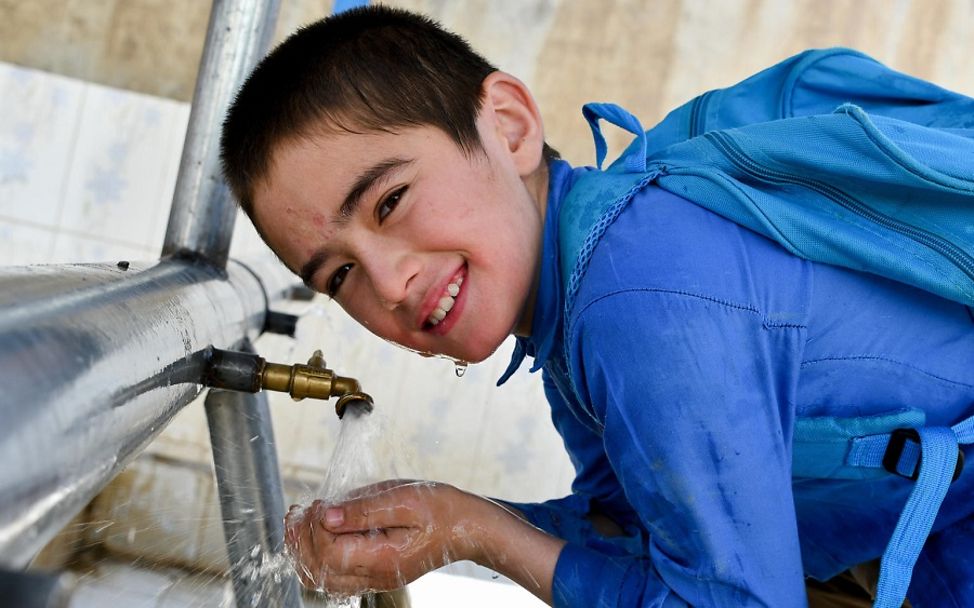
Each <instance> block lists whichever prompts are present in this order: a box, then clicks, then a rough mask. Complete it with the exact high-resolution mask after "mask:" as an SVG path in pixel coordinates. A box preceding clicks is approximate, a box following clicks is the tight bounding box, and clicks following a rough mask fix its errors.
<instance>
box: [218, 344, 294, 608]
mask: <svg viewBox="0 0 974 608" xmlns="http://www.w3.org/2000/svg"><path fill="white" fill-rule="evenodd" d="M246 346H247V347H249V344H247V345H246ZM244 350H248V351H249V350H251V349H249V348H245V349H244ZM205 407H206V419H207V421H208V422H209V425H210V441H211V443H212V444H213V465H214V468H215V470H216V480H217V488H218V490H219V495H220V511H221V513H222V516H223V534H224V537H225V538H226V541H227V554H228V555H229V557H230V575H231V580H232V582H233V592H234V595H235V597H236V600H237V606H238V608H244V607H246V608H253V607H255V606H274V607H278V606H280V607H284V608H300V607H301V605H302V603H301V593H300V588H299V586H298V580H297V577H296V576H295V575H294V573H293V571H292V570H291V569H290V567H289V566H287V565H286V563H285V562H284V558H283V556H282V553H283V550H284V512H285V510H284V493H283V489H282V485H281V476H280V472H279V470H278V465H277V452H276V450H275V447H274V429H273V427H272V426H271V418H270V410H269V409H268V407H267V397H266V395H265V394H264V393H257V394H251V393H240V392H235V391H221V390H215V389H211V390H210V392H209V394H208V395H207V397H206V404H205Z"/></svg>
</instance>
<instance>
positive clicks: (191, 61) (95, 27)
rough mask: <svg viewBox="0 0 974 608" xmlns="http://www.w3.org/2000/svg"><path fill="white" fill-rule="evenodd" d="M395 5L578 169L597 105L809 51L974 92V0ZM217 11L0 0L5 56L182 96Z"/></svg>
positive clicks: (662, 96) (711, 81) (287, 26)
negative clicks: (434, 23)
mask: <svg viewBox="0 0 974 608" xmlns="http://www.w3.org/2000/svg"><path fill="white" fill-rule="evenodd" d="M390 3H391V4H394V5H397V6H401V7H404V8H410V9H415V10H420V11H424V12H427V13H428V14H430V15H432V16H433V17H435V18H437V19H439V20H441V21H442V22H443V23H444V24H446V25H447V26H448V27H450V28H453V29H455V30H456V31H458V32H460V33H461V34H463V35H464V36H466V37H467V38H468V39H469V40H470V41H471V42H472V43H473V44H474V46H475V47H477V48H478V49H480V50H481V51H482V52H483V53H485V54H486V55H487V56H488V57H489V58H490V59H492V60H493V61H494V62H495V63H497V64H498V65H499V66H500V67H501V68H502V69H505V70H507V71H510V72H512V73H514V74H515V75H518V76H519V77H521V78H522V79H524V80H525V81H526V82H527V83H528V84H529V85H530V86H531V87H532V89H533V90H534V92H535V94H536V96H537V98H538V101H539V103H540V105H541V107H542V111H543V115H544V118H545V122H546V126H547V129H548V132H549V140H550V141H551V142H552V143H553V144H554V145H555V146H556V147H557V148H559V149H560V150H561V151H562V152H563V153H564V154H565V156H566V158H568V159H569V160H572V161H573V162H576V163H589V162H591V156H592V155H591V144H590V141H589V136H588V134H587V130H586V127H585V125H584V124H583V122H582V120H581V118H580V114H579V110H578V109H579V107H580V106H581V104H583V103H584V102H586V101H593V100H599V101H613V102H616V103H620V104H622V105H624V106H625V107H627V108H629V109H630V110H632V111H633V112H635V113H637V114H638V115H639V116H640V117H641V118H642V120H643V122H644V124H646V125H649V124H652V123H653V122H655V121H656V120H658V119H660V118H661V117H662V116H663V115H664V114H665V113H666V111H667V110H668V109H670V108H672V107H674V106H676V105H678V104H680V103H682V102H683V101H686V100H687V99H689V98H690V97H692V96H694V95H696V94H698V93H700V92H703V91H704V90H707V89H710V88H714V87H718V86H723V85H727V84H730V83H733V82H736V81H737V80H740V79H741V78H743V77H745V76H747V75H748V74H750V73H752V72H754V71H756V70H758V69H760V68H762V67H765V66H767V65H769V64H771V63H773V62H776V61H778V60H780V59H782V58H784V57H786V56H788V55H791V54H793V53H796V52H798V51H801V50H803V49H806V48H810V47H825V46H833V45H843V46H851V47H855V48H858V49H860V50H862V51H865V52H867V53H869V54H871V55H873V56H875V57H877V58H878V59H880V60H882V61H884V62H886V63H889V64H890V65H892V66H894V67H896V68H898V69H901V70H904V71H906V72H909V73H912V74H915V75H918V76H922V77H924V78H928V79H932V80H934V81H936V82H938V83H940V84H943V85H944V86H947V87H948V88H953V89H956V90H959V91H962V92H966V93H968V94H974V68H972V67H971V64H970V57H974V36H972V35H971V32H972V31H974V2H972V1H971V0H793V1H788V0H599V1H592V0H462V1H458V0H452V1H451V0H392V1H391V2H390ZM330 8H331V2H330V0H317V1H311V0H282V12H281V18H280V19H279V22H278V34H277V39H278V40H280V39H281V38H282V37H283V36H284V35H286V33H287V32H289V31H291V30H292V29H293V28H295V27H297V26H298V25H300V24H301V23H304V22H307V21H309V20H313V19H315V18H317V17H319V16H321V15H323V14H325V13H326V12H327V11H329V10H330ZM208 12H209V3H207V2H204V1H202V0H98V1H92V0H32V1H31V2H23V1H22V0H0V15H2V16H3V19H0V61H7V62H10V63H15V64H19V65H24V66H28V67H35V68H39V69H43V70H47V71H52V72H56V73H60V74H64V75H67V76H73V77H76V78H81V79H84V80H88V81H92V82H98V83H102V84H108V85H111V86H115V87H120V88H127V89H132V90H135V91H140V92H144V93H149V94H153V95H160V96H165V97H171V98H174V99H178V100H184V101H185V100H188V99H189V98H190V96H191V94H192V90H193V83H194V79H195V72H196V65H197V61H198V58H199V54H200V51H201V49H202V42H203V36H204V33H205V28H206V19H207V17H208ZM618 137H621V135H617V139H616V141H615V143H616V145H618V144H619V143H620V141H619V140H618ZM610 141H612V140H611V139H610Z"/></svg>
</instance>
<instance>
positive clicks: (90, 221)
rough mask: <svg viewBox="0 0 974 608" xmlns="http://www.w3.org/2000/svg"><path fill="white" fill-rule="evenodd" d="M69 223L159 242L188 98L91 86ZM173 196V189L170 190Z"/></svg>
mask: <svg viewBox="0 0 974 608" xmlns="http://www.w3.org/2000/svg"><path fill="white" fill-rule="evenodd" d="M86 87H87V93H86V101H85V107H84V112H83V113H82V118H81V129H80V130H79V133H78V142H77V145H76V146H75V151H74V156H73V157H72V162H71V167H70V171H69V173H68V182H67V187H66V191H65V199H64V210H63V212H62V214H61V224H60V225H61V227H63V228H65V229H67V230H71V231H72V232H80V233H84V234H87V235H89V236H93V237H102V238H110V239H112V240H114V241H115V242H124V243H127V244H130V245H132V246H135V247H149V246H150V245H154V244H155V243H154V240H155V239H154V235H155V234H156V232H157V229H158V225H157V222H158V218H159V216H160V207H161V206H163V205H165V206H166V208H168V200H166V201H165V202H163V201H164V200H165V199H166V194H167V192H166V190H167V188H168V187H169V186H168V184H167V183H166V182H167V179H168V177H169V173H168V168H169V167H170V165H171V154H172V153H173V149H172V146H171V142H172V141H173V138H174V137H178V134H177V133H175V131H177V130H178V128H177V127H176V122H177V121H178V117H179V107H180V104H179V103H177V102H174V101H170V100H166V99H158V98H154V97H149V96H147V95H139V94H136V93H131V92H127V91H119V90H116V89H110V88H107V87H103V86H99V85H94V84H88V85H86ZM169 194H171V191H170V192H169Z"/></svg>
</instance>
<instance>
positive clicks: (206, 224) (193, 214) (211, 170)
mask: <svg viewBox="0 0 974 608" xmlns="http://www.w3.org/2000/svg"><path fill="white" fill-rule="evenodd" d="M278 8H279V0H214V2H213V8H212V10H211V12H210V22H209V26H208V29H207V32H206V45H205V46H204V48H203V56H202V58H201V60H200V70H199V75H198V76H197V79H196V90H195V92H194V93H193V106H192V109H191V110H190V115H189V126H188V128H187V131H186V142H185V144H184V145H183V156H182V160H181V161H180V165H179V176H178V177H177V179H176V190H175V192H174V194H173V202H172V209H171V210H170V214H169V226H168V228H167V230H166V238H165V242H164V244H163V247H162V255H163V257H166V256H172V255H180V254H183V253H184V252H191V253H193V254H195V255H198V256H201V257H203V258H204V259H206V260H208V261H210V262H211V263H212V264H215V265H216V266H219V267H222V266H223V265H224V264H225V263H226V260H227V253H228V251H229V250H230V238H231V236H232V234H233V224H234V219H235V217H236V208H235V206H234V204H233V202H232V201H231V198H230V193H229V190H228V189H227V186H226V184H225V183H224V181H223V177H222V174H221V168H220V128H221V125H222V124H223V118H224V116H225V115H226V111H227V108H228V107H229V106H230V102H231V101H232V100H233V96H234V94H235V93H236V91H237V88H238V87H239V86H240V85H241V84H242V83H243V81H244V79H245V78H246V77H247V75H248V74H249V73H250V70H251V69H252V68H253V67H254V65H256V63H257V61H258V59H260V57H261V56H262V55H263V54H264V52H265V51H266V49H267V47H268V45H269V43H270V41H271V37H272V36H273V33H274V24H275V22H276V20H277V13H278Z"/></svg>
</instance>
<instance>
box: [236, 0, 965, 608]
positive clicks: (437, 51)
mask: <svg viewBox="0 0 974 608" xmlns="http://www.w3.org/2000/svg"><path fill="white" fill-rule="evenodd" d="M862 63H863V65H873V64H872V63H868V62H866V60H862ZM769 73H770V74H773V72H769ZM763 74H764V73H763ZM903 78H904V79H906V77H903ZM906 88H908V87H906ZM861 96H862V97H864V98H865V97H868V95H866V94H863V95H861ZM950 99H954V98H950ZM842 101H844V100H841V99H840V100H838V101H837V102H836V103H835V104H834V105H833V106H832V107H835V106H837V105H839V104H840V103H842ZM958 103H961V104H963V103H964V100H962V99H961V100H959V101H958ZM919 105H921V104H920V103H919V102H918V101H916V100H909V101H907V102H905V103H904V104H902V107H899V106H897V107H890V108H887V109H888V110H889V113H890V114H891V115H894V116H895V115H897V113H899V112H912V111H913V109H914V108H915V107H917V106H919ZM964 107H965V108H966V107H967V106H964ZM588 111H589V113H590V119H591V120H592V122H593V125H594V124H595V121H596V119H597V118H600V117H601V118H608V119H610V120H612V121H614V122H616V123H617V124H621V125H623V126H627V128H631V129H632V130H633V131H634V132H635V133H641V128H638V124H637V123H634V119H631V117H628V116H627V115H625V114H624V113H621V111H618V110H616V109H612V108H608V107H594V109H593V108H590V109H589V110H588ZM828 111H831V108H830V109H829V110H826V112H828ZM694 115H695V116H697V117H698V118H697V119H695V121H696V122H695V123H694V122H691V124H696V125H697V127H694V128H692V129H691V133H689V135H690V136H692V135H696V134H697V133H694V132H693V131H694V130H695V129H699V132H703V131H704V130H705V129H703V128H702V127H701V126H700V121H701V120H703V121H704V122H705V118H706V116H707V115H706V112H702V113H700V112H696V113H694ZM700 116H703V117H704V118H703V119H701V118H700ZM667 125H669V126H667ZM672 126H673V122H672V121H670V122H668V123H664V124H663V125H661V127H659V128H657V129H655V130H654V131H653V133H655V134H656V135H655V137H660V138H662V139H663V140H665V139H667V137H669V136H668V135H667V133H668V131H667V130H666V129H667V128H669V127H672ZM927 126H937V125H935V124H933V123H932V122H929V121H928V122H927ZM968 126H970V125H968ZM684 138H685V136H684ZM698 139H700V138H698ZM636 143H637V144H639V145H642V146H643V147H645V148H649V149H655V147H656V146H655V144H657V143H660V142H659V140H653V139H652V138H650V139H649V141H648V142H647V141H646V138H645V137H644V136H641V135H640V136H639V137H637V142H636ZM804 143H805V142H803V145H804ZM222 145H223V157H224V163H225V168H226V175H227V178H228V181H229V183H230V185H231V188H232V189H233V191H234V193H235V195H236V196H237V198H238V200H239V201H240V202H241V205H242V206H243V208H244V210H245V211H246V212H247V213H248V215H249V216H250V217H251V219H252V220H253V222H254V225H255V226H256V227H257V230H258V231H259V232H260V233H261V235H262V236H263V238H264V239H265V240H266V241H267V243H268V244H269V245H270V246H271V248H272V249H274V251H275V252H276V253H277V254H278V255H279V256H280V258H281V259H282V260H283V261H284V263H285V264H287V265H288V267H290V268H291V269H292V270H294V271H295V272H296V273H297V274H299V275H300V276H301V277H302V278H303V279H304V280H305V282H306V283H308V284H309V285H310V286H312V287H313V288H315V289H317V290H319V291H322V292H325V293H328V294H330V295H331V296H332V297H334V298H335V299H337V300H338V302H339V303H340V304H341V305H342V306H343V308H344V309H345V310H346V311H348V313H349V314H350V315H352V317H353V318H355V319H356V320H357V321H358V322H360V323H361V324H362V325H364V326H365V327H367V328H368V329H369V330H370V331H372V332H374V333H375V334H377V335H379V336H382V337H384V338H386V339H389V340H392V341H395V342H397V343H399V344H402V345H404V346H406V347H408V348H411V349H414V350H416V351H419V352H424V353H438V354H443V355H447V356H449V357H453V358H455V359H459V360H463V361H470V362H478V361H481V360H483V359H484V358H486V357H487V356H488V355H489V354H490V353H492V352H493V351H494V350H495V349H496V348H497V347H498V346H499V345H500V344H501V342H502V341H503V340H504V339H505V338H506V337H507V336H508V335H510V334H511V333H513V334H515V335H516V336H518V348H517V350H516V352H515V356H514V360H513V361H512V365H511V368H510V370H509V372H508V374H507V375H509V374H510V373H513V371H514V370H515V369H517V367H518V366H519V365H520V363H521V362H522V360H523V359H524V358H525V356H530V357H532V358H533V359H534V365H533V369H543V372H544V373H543V379H544V384H545V391H546V395H547V397H548V399H549V402H550V404H551V407H552V419H553V421H554V424H555V426H556V428H557V430H558V431H559V433H560V434H561V435H562V436H563V438H564V440H565V445H566V448H567V449H568V451H569V453H570V455H571V457H572V460H573V462H574V464H575V466H576V471H577V478H576V480H575V482H574V484H573V495H572V496H570V497H567V498H565V499H561V500H557V501H550V502H548V503H545V504H542V505H500V504H498V503H496V502H493V501H490V500H487V499H484V498H482V497H478V496H474V495H472V494H468V493H465V492H462V491H461V490H459V489H456V488H452V487H449V486H445V485H440V484H429V483H402V482H389V483H386V484H380V485H379V486H376V487H373V488H369V489H368V491H366V492H364V493H363V494H362V496H360V497H358V498H355V499H353V500H351V501H349V502H347V503H345V504H343V505H337V506H330V507H328V508H325V506H323V505H321V504H315V505H313V506H312V507H311V508H309V510H308V511H307V513H306V514H305V515H304V516H303V517H295V518H293V519H291V520H290V522H289V529H288V541H289V545H290V547H291V549H292V552H293V553H294V554H295V556H296V557H297V558H298V561H299V563H300V567H299V570H300V571H301V576H302V580H303V581H304V583H305V584H308V585H314V586H317V587H323V588H326V589H329V590H332V591H337V592H345V593H357V592H360V591H363V590H369V589H374V590H380V589H391V588H396V587H399V586H401V585H403V584H405V583H406V582H409V581H411V580H413V579H415V578H417V577H418V576H420V575H422V574H423V573H425V572H427V571H429V570H431V569H434V568H437V567H439V566H441V565H443V564H444V563H446V562H448V561H453V560H460V559H470V560H473V561H476V562H478V563H481V564H484V565H487V566H489V567H491V568H494V569H496V570H498V571H499V572H502V573H503V574H505V575H507V576H509V577H510V578H512V579H514V580H515V581H517V582H518V583H519V584H521V585H523V586H524V587H525V588H527V589H528V590H530V591H531V592H533V593H534V594H536V595H537V596H538V597H540V598H541V599H543V600H544V601H546V602H548V603H551V604H552V605H556V606H578V607H590V606H685V605H692V606H737V605H740V606H751V605H761V606H775V607H778V606H801V605H804V604H805V603H806V589H805V583H804V579H805V576H806V575H808V576H811V577H814V578H816V579H818V580H826V579H829V578H831V577H833V576H835V575H837V574H839V573H841V572H843V571H845V570H847V569H849V568H852V567H854V566H856V565H857V564H863V563H865V562H869V561H871V560H874V559H875V558H877V557H878V556H880V555H881V554H883V552H884V547H886V545H887V541H889V539H890V537H891V534H893V530H894V527H896V525H897V520H898V518H899V517H900V513H901V511H903V508H904V503H905V502H906V501H907V496H908V494H909V493H910V492H911V489H912V488H913V487H914V484H913V482H912V481H910V480H909V479H905V478H904V477H903V476H900V475H893V474H883V475H861V476H859V478H856V476H853V477H852V478H844V479H833V478H817V477H816V476H807V477H798V478H796V479H794V480H793V470H792V464H793V463H792V456H793V447H794V445H795V444H796V443H797V437H796V432H795V431H796V428H797V427H796V424H797V422H796V421H797V420H798V419H799V418H815V417H819V418H818V419H821V420H829V421H835V420H838V419H843V418H846V417H851V418H855V419H856V420H859V419H860V418H859V417H864V416H865V417H869V416H883V415H886V414H887V413H889V412H894V413H895V415H894V417H895V418H896V419H897V420H901V419H902V418H903V417H904V416H905V417H907V418H909V417H910V416H915V415H921V416H925V418H926V421H927V424H929V423H931V422H933V423H936V424H938V425H949V424H953V423H955V422H957V421H960V420H963V419H966V418H968V417H970V416H971V415H972V414H974V316H972V315H971V312H970V310H969V309H967V308H966V307H965V306H963V305H961V304H958V303H956V302H952V301H948V300H946V299H942V298H939V297H937V296H934V295H931V294H929V293H927V292H925V291H920V290H918V289H915V288H913V287H909V286H906V285H903V284H901V283H897V282H892V281H889V280H886V279H882V278H879V277H876V276H873V275H867V274H863V273H857V272H853V271H849V270H844V269H841V268H838V267H834V266H828V265H825V264H819V263H814V262H810V261H805V260H802V259H800V258H798V257H795V256H793V255H791V254H790V253H788V252H787V251H785V249H783V248H782V247H780V246H778V245H777V244H775V243H772V242H771V241H769V240H767V239H765V238H764V237H762V236H759V235H758V234H756V233H754V232H751V231H749V230H747V229H745V228H742V227H741V226H739V225H737V224H735V223H732V222H730V221H728V220H726V219H724V218H722V217H720V216H718V215H716V214H714V213H712V212H710V211H708V210H706V209H704V208H702V207H700V206H698V205H696V204H694V203H693V202H690V201H688V200H686V199H684V198H682V197H680V196H677V195H675V194H673V193H671V192H667V191H665V190H663V189H662V188H660V187H658V186H657V185H656V182H655V181H654V180H653V179H652V178H646V179H644V180H642V181H640V182H639V183H638V184H636V185H633V186H631V187H630V185H629V182H625V188H624V190H625V194H624V195H623V196H622V197H621V198H618V204H615V205H612V206H607V207H606V208H604V209H600V213H599V214H598V215H595V214H594V210H589V209H587V208H585V207H569V206H570V205H572V204H573V203H572V202H571V201H573V200H576V199H577V198H578V195H577V193H578V192H579V191H581V190H584V189H586V188H587V189H588V191H592V186H591V184H593V183H594V184H595V186H594V187H595V190H596V191H597V190H599V189H602V190H604V191H605V192H607V193H608V192H611V193H612V195H611V196H609V195H608V194H607V195H606V196H603V197H602V199H605V201H604V202H608V203H611V202H613V200H616V197H617V194H618V192H616V190H614V188H615V185H614V184H616V183H617V181H618V180H617V181H611V180H614V179H616V178H615V177H611V176H610V177H606V178H603V177H601V176H602V174H600V173H597V172H594V171H592V170H589V169H572V168H571V167H570V166H568V165H567V163H564V162H562V161H560V160H558V159H557V154H556V153H555V152H554V151H553V150H552V149H551V148H549V147H548V146H547V145H546V144H545V141H544V133H543V129H542V124H541V119H540V115H539V112H538V108H537V106H536V105H535V102H534V100H533V98H532V97H531V94H530V92H529V91H528V90H527V88H526V87H525V86H524V85H523V84H522V83H521V82H520V81H518V80H517V79H516V78H514V77H513V76H510V75H508V74H505V73H503V72H499V71H497V70H495V69H494V68H493V67H492V66H491V65H490V64H489V63H487V62H486V61H485V60H483V59H482V58H481V57H479V56H478V55H476V54H475V53H474V52H473V51H471V50H470V49H469V47H468V46H467V45H466V44H465V43H464V42H463V41H462V40H461V39H459V38H458V37H456V36H454V35H452V34H449V33H447V32H444V31H443V30H441V29H440V28H439V27H438V26H436V25H435V24H433V23H431V22H429V21H428V20H426V19H424V18H421V17H418V16H415V15H411V14H408V13H404V12H400V11H396V10H390V9H385V8H382V7H373V8H368V9H364V10H356V11H351V12H348V13H343V14H341V15H339V16H336V17H332V18H329V19H327V20H325V21H323V22H319V23H317V24H315V25H313V26H311V27H309V28H306V29H304V30H302V31H301V32H299V33H297V34H296V35H294V36H293V37H292V38H290V39H289V40H288V41H287V42H285V43H284V44H283V45H281V46H280V47H279V48H278V49H276V50H275V51H274V52H273V53H272V54H271V55H270V56H269V57H268V58H267V59H265V61H264V62H263V63H262V64H261V65H260V66H259V67H258V68H257V70H255V72H254V74H253V75H252V77H251V78H250V80H249V81H248V82H247V84H246V85H245V86H244V88H243V89H242V90H241V92H240V94H239V96H238V98H237V100H236V101H235V103H234V106H233V107H232V108H231V111H230V113H229V115H228V119H227V122H226V124H225V126H224V136H223V142H222ZM639 145H634V149H635V150H636V152H639ZM624 160H625V163H622V165H625V166H629V165H637V166H639V169H640V170H644V169H646V167H645V166H644V165H645V154H642V153H641V152H639V153H638V154H637V153H635V152H633V150H630V151H627V153H626V156H625V157H624ZM640 162H642V165H640ZM958 162H959V161H958ZM967 163H968V166H969V165H970V161H967ZM600 164H601V163H600ZM614 166H615V165H614ZM620 166H621V165H620ZM609 171H613V169H610V170H609ZM619 171H620V170H617V172H616V173H615V174H613V175H616V176H618V174H619ZM607 174H608V172H607ZM637 175H639V174H638V172H637ZM593 179H595V180H598V181H595V182H593V181H592V180H593ZM659 183H663V182H662V181H660V182H659ZM586 184H587V185H586ZM784 187H787V184H786V185H785V186H784ZM686 192H688V193H689V192H690V190H689V189H688V190H686ZM573 197H574V198H573ZM593 200H595V201H596V202H602V201H601V199H599V197H595V198H594V199H593ZM563 205H566V207H565V212H564V213H562V206H563ZM586 215H594V217H590V218H586V217H585V216H586ZM599 215H601V217H602V218H603V219H602V220H601V221H600V220H599V219H598V216H599ZM565 218H570V219H571V221H573V222H580V223H581V224H582V225H583V227H584V228H585V231H584V232H585V233H586V234H588V233H591V235H590V236H588V237H586V239H585V243H583V244H580V246H579V247H578V248H577V250H573V249H571V248H568V249H566V246H565V243H564V241H566V239H567V240H570V239H571V235H568V236H566V235H565V234H564V232H562V233H559V230H560V228H561V229H562V230H563V228H564V225H565V224H566V220H565ZM559 220H561V224H562V226H561V227H560V226H559ZM566 251H568V252H571V253H566ZM576 255H577V260H578V261H577V262H576ZM566 304H567V306H566ZM505 377H506V376H505ZM502 380H503V379H502ZM917 408H922V410H923V411H920V410H918V409H917ZM869 420H872V419H871V418H870V419H869ZM918 426H923V423H922V421H921V422H920V423H919V424H918ZM803 436H804V435H803ZM954 445H955V446H956V440H955V443H954ZM924 449H926V448H924ZM965 449H966V447H965ZM926 454H927V452H926V451H925V452H924V455H925V457H926ZM928 459H929V458H928ZM797 464H799V463H797V462H796V465H797ZM813 464H814V463H813ZM894 464H895V463H894ZM951 464H953V462H952V461H951ZM972 499H974V474H971V473H970V471H966V472H964V473H963V474H961V475H960V477H959V479H957V481H955V482H954V483H953V484H951V486H950V492H949V493H948V494H947V497H946V500H945V501H944V502H943V505H942V507H941V508H940V509H939V515H938V517H937V520H936V522H935V524H934V525H933V533H932V534H931V535H930V537H929V539H928V540H927V541H926V544H925V545H924V546H923V552H922V553H921V554H920V558H919V561H918V562H917V565H916V567H915V570H914V573H913V584H912V586H911V588H910V593H909V597H910V600H911V601H912V602H913V603H914V605H915V606H945V605H974V558H970V557H968V554H969V550H968V547H970V543H971V542H972V541H974V517H972V512H974V500H972ZM924 535H925V533H924ZM921 542H922V541H921ZM894 563H895V560H892V559H891V560H886V562H885V563H884V566H886V567H892V565H891V564H894ZM910 565H912V564H910ZM908 577H909V575H908V574H907V578H908ZM894 578H895V577H894ZM884 593H887V592H885V591H884V590H883V589H882V587H881V589H880V596H881V597H882V596H883V594H884ZM893 595H895V593H893ZM892 601H893V603H892V604H890V605H894V604H896V603H897V599H896V598H894V599H893V600H892ZM951 602H953V603H951Z"/></svg>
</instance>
